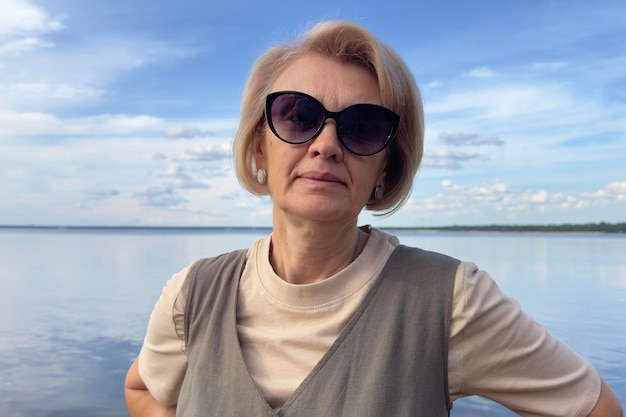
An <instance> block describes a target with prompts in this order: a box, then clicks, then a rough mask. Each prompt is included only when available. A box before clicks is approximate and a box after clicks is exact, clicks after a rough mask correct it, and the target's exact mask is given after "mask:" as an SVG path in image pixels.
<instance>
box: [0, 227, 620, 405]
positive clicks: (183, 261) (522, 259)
mask: <svg viewBox="0 0 626 417" xmlns="http://www.w3.org/2000/svg"><path fill="white" fill-rule="evenodd" d="M267 233H268V231H267V230H254V229H250V230H241V229H234V230H226V229H216V230H211V231H207V230H197V231H194V230H169V231H168V230H162V229H159V230H149V229H146V230H37V229H23V230H10V229H4V230H3V229H0V294H2V303H0V416H2V417H122V416H126V415H127V413H126V408H125V404H124V399H123V381H124V377H125V374H126V370H127V369H128V366H129V365H130V363H131V362H132V360H133V359H134V357H135V356H136V355H137V353H138V350H139V347H140V344H141V341H142V338H143V334H144V331H145V326H146V323H147V320H148V317H149V315H150V311H151V309H152V306H153V305H154V302H155V301H156V299H157V298H158V296H159V294H160V292H161V288H162V286H163V285H164V284H165V282H166V281H167V280H168V279H169V277H170V275H171V274H172V273H174V272H176V271H178V270H180V269H181V268H183V267H184V266H186V265H187V264H189V263H190V262H191V261H193V260H194V259H196V258H199V257H206V256H212V255H216V254H219V253H222V252H225V251H229V250H232V249H237V248H243V247H248V246H249V245H250V243H251V242H253V241H254V240H256V239H258V238H260V237H262V236H265V235H266V234H267ZM396 234H397V235H398V236H399V238H400V241H401V242H402V243H404V244H407V245H411V246H418V247H422V248H425V249H429V250H435V251H439V252H443V253H446V254H449V255H452V256H455V257H457V258H460V259H463V260H471V261H474V262H476V263H477V264H478V265H479V266H480V267H481V268H482V269H485V270H486V271H488V272H489V273H490V275H491V276H492V277H493V278H494V279H495V280H496V281H497V282H498V284H499V285H500V287H501V288H502V289H503V290H504V291H505V292H506V293H507V294H509V295H511V296H513V297H514V298H516V299H517V300H518V301H520V302H521V304H522V306H523V307H524V309H525V310H526V311H527V312H529V313H530V314H531V315H532V316H533V317H534V318H535V319H536V320H537V321H539V322H541V323H543V324H544V325H545V326H547V327H548V329H549V330H550V331H551V332H552V333H554V334H556V335H557V336H558V337H559V338H561V339H562V340H563V341H564V342H566V343H567V344H568V345H570V346H571V347H572V348H573V349H574V350H576V351H577V352H579V353H580V354H581V355H582V356H584V357H585V358H586V359H587V360H588V361H590V362H591V363H592V364H593V365H594V366H596V368H598V369H599V370H600V372H601V374H602V375H603V376H604V378H605V379H606V380H607V381H608V382H609V384H610V385H611V386H612V387H613V389H614V390H615V391H616V393H617V395H618V397H619V398H620V400H621V401H622V403H624V404H626V314H625V312H626V237H625V236H619V235H616V236H613V235H595V234H586V235H585V234H566V235H559V234H513V233H511V234H508V233H505V234H500V233H436V232H415V233H414V232H404V231H403V232H398V233H396ZM512 415H514V414H513V413H511V412H509V411H506V410H504V409H503V408H502V407H500V406H499V405H497V404H494V403H491V402H488V401H485V400H481V399H476V398H466V399H462V400H459V401H457V402H455V404H454V410H453V412H452V416H453V417H467V416H481V417H482V416H485V417H489V416H493V417H504V416H512Z"/></svg>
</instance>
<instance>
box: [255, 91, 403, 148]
mask: <svg viewBox="0 0 626 417" xmlns="http://www.w3.org/2000/svg"><path fill="white" fill-rule="evenodd" d="M286 94H295V95H298V96H302V97H306V98H309V99H311V100H313V101H314V102H316V103H318V104H319V105H320V107H321V108H322V109H323V110H324V119H323V120H322V123H320V125H319V126H318V128H317V130H316V131H315V133H314V134H313V135H312V136H311V137H310V138H309V139H307V140H305V141H302V142H292V141H289V140H287V139H285V138H283V137H282V136H281V135H279V134H278V132H277V131H276V128H275V127H274V121H273V120H272V105H273V104H274V102H275V101H276V99H277V98H278V97H280V96H283V95H286ZM355 106H368V107H375V108H379V109H382V110H384V112H385V113H387V114H388V115H389V116H390V118H391V129H390V130H389V132H388V134H387V138H386V139H385V140H384V142H383V143H382V145H381V146H380V147H379V148H378V149H376V150H375V151H374V152H369V153H359V152H355V151H354V150H352V149H350V148H349V147H348V146H347V145H346V143H345V142H344V140H343V138H342V137H341V133H340V132H339V119H340V117H341V114H342V113H343V112H345V111H346V110H349V109H351V108H353V107H355ZM328 119H333V120H334V121H335V132H336V134H337V139H339V142H340V143H341V145H342V146H343V147H344V148H345V149H347V150H348V151H349V152H351V153H353V154H355V155H359V156H371V155H376V154H377V153H379V152H381V151H383V150H384V149H385V148H387V147H388V146H389V145H390V144H391V142H392V141H393V139H394V138H395V137H396V133H397V132H398V126H399V124H400V116H398V115H397V114H396V113H395V112H393V111H391V110H389V109H388V108H386V107H383V106H379V105H378V104H371V103H358V104H353V105H351V106H348V107H346V108H345V109H343V110H340V111H338V112H333V111H329V110H328V109H326V107H324V105H323V104H322V103H321V102H320V101H319V100H318V99H316V98H315V97H313V96H310V95H308V94H306V93H303V92H301V91H276V92H273V93H270V94H268V95H267V97H266V98H265V120H266V121H267V124H268V126H269V128H270V130H271V131H272V133H274V135H276V137H277V138H278V139H280V140H282V141H283V142H285V143H289V144H291V145H302V144H304V143H307V142H310V141H311V140H313V139H315V138H316V137H317V136H318V135H319V134H320V133H321V132H322V130H323V129H324V125H325V124H326V121H327V120H328Z"/></svg>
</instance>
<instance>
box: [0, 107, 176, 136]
mask: <svg viewBox="0 0 626 417" xmlns="http://www.w3.org/2000/svg"><path fill="white" fill-rule="evenodd" d="M163 125H164V123H163V121H162V120H161V119H158V118H156V117H152V116H148V115H136V116H131V115H125V114H103V115H97V116H87V117H79V118H67V119H64V118H59V117H56V116H54V115H51V114H46V113H35V112H33V113H18V112H13V111H2V110H0V126H2V129H1V130H0V138H2V137H7V138H16V137H22V136H39V137H41V136H72V135H90V136H93V135H98V136H106V135H123V134H129V133H146V132H155V131H158V130H160V129H163Z"/></svg>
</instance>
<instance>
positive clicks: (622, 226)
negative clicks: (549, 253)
mask: <svg viewBox="0 0 626 417" xmlns="http://www.w3.org/2000/svg"><path fill="white" fill-rule="evenodd" d="M412 229H414V230H415V229H417V230H439V231H449V232H561V233H626V223H606V222H600V223H574V224H572V223H564V224H547V225H516V224H512V225H498V224H492V225H482V226H459V225H454V226H441V227H418V228H412Z"/></svg>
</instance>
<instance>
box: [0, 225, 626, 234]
mask: <svg viewBox="0 0 626 417" xmlns="http://www.w3.org/2000/svg"><path fill="white" fill-rule="evenodd" d="M382 229H385V230H397V231H439V232H515V233H519V232H532V233H610V234H615V233H626V223H605V222H600V223H578V224H571V223H564V224H548V225H474V226H462V225H453V226H428V227H416V226H397V227H396V226H388V227H382ZM0 230H43V231H90V230H92V231H164V232H202V231H212V232H214V231H233V232H236V231H250V230H255V231H256V230H258V231H262V230H267V231H271V230H272V228H271V227H266V226H258V227H255V226H81V225H78V226H64V225H0Z"/></svg>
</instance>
